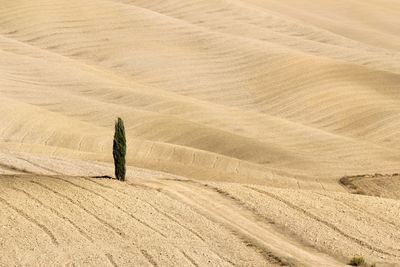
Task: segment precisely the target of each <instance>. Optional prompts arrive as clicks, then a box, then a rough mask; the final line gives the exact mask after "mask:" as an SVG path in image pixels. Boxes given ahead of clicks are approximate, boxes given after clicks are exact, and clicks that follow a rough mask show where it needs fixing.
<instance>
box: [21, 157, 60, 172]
mask: <svg viewBox="0 0 400 267" xmlns="http://www.w3.org/2000/svg"><path fill="white" fill-rule="evenodd" d="M16 158H17V159H19V160H23V161H26V162H28V163H29V164H31V165H33V166H35V167H38V168H41V169H43V170H46V171H49V172H52V173H55V174H63V173H61V172H58V171H55V170H53V169H50V168H47V167H44V166H41V165H39V164H37V163H34V162H32V161H30V160H27V159H24V158H22V157H16Z"/></svg>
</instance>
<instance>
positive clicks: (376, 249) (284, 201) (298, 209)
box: [244, 185, 400, 258]
mask: <svg viewBox="0 0 400 267" xmlns="http://www.w3.org/2000/svg"><path fill="white" fill-rule="evenodd" d="M244 187H246V188H249V189H251V190H253V191H255V192H258V193H260V194H264V195H267V196H269V197H271V198H273V199H275V200H278V201H279V202H282V203H284V204H286V205H287V206H288V207H290V208H292V209H294V210H297V211H299V212H301V213H303V214H304V215H306V216H307V217H309V218H311V219H313V220H315V221H317V222H319V223H321V224H323V225H325V226H327V227H329V228H331V229H332V230H334V231H335V232H337V233H339V234H341V235H342V236H344V237H346V238H348V239H350V240H352V241H353V242H355V243H357V244H359V245H360V246H363V247H365V248H368V249H370V250H372V251H375V252H378V253H381V254H384V255H388V256H393V257H396V258H399V257H400V256H399V255H396V254H393V253H389V252H385V251H383V250H382V249H380V248H377V247H374V246H372V245H370V244H368V243H367V242H365V241H363V240H360V239H358V238H356V237H354V236H351V235H349V234H346V233H345V232H343V231H342V230H340V229H339V228H338V227H336V226H335V225H333V224H332V223H330V222H327V221H324V220H322V219H320V218H318V217H317V216H315V215H314V214H312V213H310V212H308V211H306V210H305V209H303V208H301V207H298V206H296V205H294V204H293V203H290V202H289V201H287V200H284V199H282V198H280V197H278V196H276V195H275V194H273V193H270V192H266V191H263V190H260V189H256V188H252V187H250V186H246V185H244Z"/></svg>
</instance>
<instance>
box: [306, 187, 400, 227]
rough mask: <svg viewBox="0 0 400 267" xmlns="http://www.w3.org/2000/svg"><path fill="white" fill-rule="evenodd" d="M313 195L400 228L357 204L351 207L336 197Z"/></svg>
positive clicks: (352, 204)
mask: <svg viewBox="0 0 400 267" xmlns="http://www.w3.org/2000/svg"><path fill="white" fill-rule="evenodd" d="M313 193H314V194H317V195H320V196H323V197H326V198H329V199H331V200H333V201H336V202H338V203H341V204H343V205H345V206H347V207H348V208H349V209H354V210H357V211H359V212H360V213H366V214H368V215H370V216H371V217H373V218H375V219H377V220H379V221H381V222H383V223H387V224H390V225H392V226H394V227H396V228H400V226H398V225H396V224H395V223H394V222H391V221H387V220H385V219H384V218H382V217H380V216H378V215H377V214H375V213H372V212H370V211H367V210H366V209H363V208H362V207H360V206H358V205H356V204H354V203H351V205H350V204H348V203H346V202H344V201H343V200H341V199H338V198H336V197H334V196H327V195H324V194H321V193H318V192H313Z"/></svg>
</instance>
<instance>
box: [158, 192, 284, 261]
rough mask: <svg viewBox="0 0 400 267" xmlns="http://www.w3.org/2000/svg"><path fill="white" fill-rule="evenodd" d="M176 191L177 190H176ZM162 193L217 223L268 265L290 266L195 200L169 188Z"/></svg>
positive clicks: (254, 239) (238, 228) (238, 227)
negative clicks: (250, 248)
mask: <svg viewBox="0 0 400 267" xmlns="http://www.w3.org/2000/svg"><path fill="white" fill-rule="evenodd" d="M174 190H175V189H174ZM160 192H162V193H164V194H166V195H167V196H170V197H172V198H173V199H175V200H178V201H183V202H184V203H185V204H187V205H189V206H190V207H192V208H193V209H195V210H196V211H197V213H199V214H201V215H203V216H204V217H205V218H207V219H208V220H210V221H212V222H214V223H217V224H218V225H220V226H222V227H223V228H225V229H227V230H228V231H229V232H231V233H232V234H233V235H235V236H236V237H238V238H239V239H240V240H241V241H242V242H243V244H244V245H245V246H247V247H252V248H253V249H254V250H255V251H256V252H257V253H259V254H260V255H261V256H262V257H263V258H264V259H265V261H266V262H267V263H268V264H274V265H278V266H288V264H287V263H286V262H285V261H284V260H283V259H281V258H279V257H278V256H276V255H274V254H273V253H272V252H271V251H269V250H268V249H267V248H266V247H265V246H263V245H262V244H260V242H259V241H257V239H256V238H254V237H252V236H250V235H248V234H246V233H245V232H243V231H242V230H241V229H240V226H235V225H233V224H231V223H229V222H227V221H226V219H224V218H222V217H221V216H219V215H217V214H216V213H215V212H213V211H210V210H209V208H207V207H205V206H203V205H202V204H199V203H198V202H197V201H195V200H191V199H190V198H188V197H186V196H185V195H182V194H181V192H177V191H171V190H168V189H167V188H165V189H161V191H160ZM205 214H207V215H205ZM223 259H224V260H225V261H227V262H229V263H230V264H231V265H233V266H235V264H234V263H233V262H231V261H230V260H227V259H225V258H223Z"/></svg>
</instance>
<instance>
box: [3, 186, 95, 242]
mask: <svg viewBox="0 0 400 267" xmlns="http://www.w3.org/2000/svg"><path fill="white" fill-rule="evenodd" d="M11 189H13V190H15V191H17V192H20V193H23V194H25V195H26V196H27V197H28V198H30V199H32V200H33V201H35V202H37V203H39V204H40V205H42V206H43V207H45V208H46V209H48V210H50V211H51V212H53V213H54V214H55V215H56V216H57V217H59V218H60V219H62V220H64V221H67V222H68V223H69V224H71V225H72V226H73V227H74V228H75V229H76V230H77V231H78V232H79V233H80V234H81V235H82V236H83V237H84V238H86V239H87V240H89V241H90V242H92V243H93V239H92V238H91V237H90V236H89V235H88V234H87V233H86V232H85V231H84V230H82V229H81V228H80V227H79V226H78V225H77V224H76V223H74V222H73V221H71V220H70V219H69V218H67V217H66V216H65V215H62V214H61V213H60V212H58V211H57V210H56V209H54V208H52V207H51V206H49V205H46V204H45V203H43V202H42V201H40V200H39V199H37V198H36V197H34V196H33V195H31V194H30V193H28V192H26V191H25V190H23V189H19V188H16V187H14V186H11Z"/></svg>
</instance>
